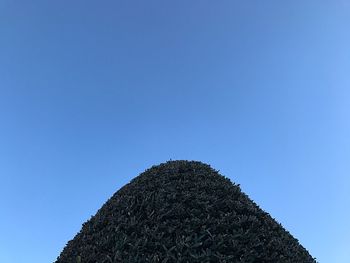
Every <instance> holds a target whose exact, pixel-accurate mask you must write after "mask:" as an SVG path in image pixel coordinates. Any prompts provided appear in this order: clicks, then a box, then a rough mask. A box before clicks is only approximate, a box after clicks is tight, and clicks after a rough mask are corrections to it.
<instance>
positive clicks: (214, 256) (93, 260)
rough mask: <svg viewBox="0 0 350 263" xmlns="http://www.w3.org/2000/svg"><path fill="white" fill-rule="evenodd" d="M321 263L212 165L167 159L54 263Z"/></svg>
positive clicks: (124, 191)
mask: <svg viewBox="0 0 350 263" xmlns="http://www.w3.org/2000/svg"><path fill="white" fill-rule="evenodd" d="M78 262H79V263H80V262H81V263H115V262H130V263H131V262H164V263H165V262H168V263H170V262H222V263H223V262H227V263H228V262H251V263H253V262H274V263H276V262H291V263H298V262H301V263H308V262H316V261H315V260H314V259H313V258H312V257H311V256H310V255H309V253H308V252H307V251H306V250H305V249H304V248H303V247H302V246H301V245H300V244H299V243H298V241H297V240H296V239H295V238H293V237H292V236H291V235H290V234H289V233H288V232H287V231H286V230H284V229H283V227H282V226H281V225H280V224H278V223H277V222H276V221H275V220H274V219H273V218H271V217H270V215H269V214H267V213H266V212H264V211H262V210H261V209H260V208H259V207H258V206H257V205H256V204H255V203H254V202H253V201H251V200H250V199H249V198H248V196H247V195H245V194H244V193H242V192H241V190H240V188H239V185H235V184H233V183H232V182H231V181H230V180H229V179H228V178H226V177H224V176H221V175H220V174H219V173H218V172H217V171H215V170H213V169H212V168H211V167H210V166H209V165H206V164H203V163H201V162H194V161H169V162H167V163H164V164H160V165H158V166H153V167H152V168H150V169H148V170H146V171H145V172H144V173H142V174H140V175H139V176H138V177H136V178H134V179H133V180H132V181H131V182H130V183H129V184H127V185H125V186H124V187H122V188H121V189H120V190H119V191H118V192H116V193H115V194H114V195H113V196H112V198H110V199H109V200H108V201H107V202H106V203H105V204H104V205H103V206H102V208H101V209H100V210H99V211H98V212H97V214H96V215H95V216H93V217H92V218H91V219H90V220H89V221H87V222H86V223H84V224H83V227H82V229H81V231H80V232H79V233H78V234H77V235H76V236H75V238H74V239H73V240H71V241H69V242H68V244H67V246H66V247H65V248H64V250H63V252H62V253H61V255H60V256H59V258H58V259H57V261H56V263H78Z"/></svg>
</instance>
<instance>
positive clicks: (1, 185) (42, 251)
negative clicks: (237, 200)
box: [0, 0, 350, 263]
mask: <svg viewBox="0 0 350 263" xmlns="http://www.w3.org/2000/svg"><path fill="white" fill-rule="evenodd" d="M349 28H350V2H349V1H347V0H342V1H341V0H329V1H320V0H311V1H305V0H293V1H277V0H276V1H241V0H229V1H228V0H227V1H225V0H224V1H207V0H200V1H197V0H194V1H188V0H177V1H163V0H162V1H160V0H159V1H153V0H148V1H133V0H123V1H116V0H114V1H87V0H84V1H83V0H77V1H71V0H70V1H68V0H61V1H41V0H34V1H19V0H1V1H0V179H1V180H0V207H1V214H0V262H2V263H23V262H29V263H47V262H52V261H54V260H55V259H56V257H57V256H58V255H59V253H60V252H61V250H62V249H63V247H64V245H65V244H66V242H67V241H68V240H70V239H72V238H73V237H74V235H75V234H76V233H77V232H78V231H79V230H80V228H81V224H82V223H83V222H85V221H86V220H88V219H89V218H90V216H92V215H94V214H95V213H96V211H97V210H98V209H99V208H100V207H101V206H102V204H103V203H104V202H105V201H106V200H107V199H108V198H109V197H110V196H111V195H112V194H113V193H114V192H116V191H117V190H118V189H119V188H120V187H122V186H123V185H124V184H126V183H128V182H129V181H130V180H131V179H132V178H134V177H135V176H137V175H138V174H139V173H141V172H143V171H144V170H145V169H147V168H149V167H150V166H152V165H154V164H159V163H161V162H165V161H167V160H169V159H173V160H174V159H189V160H199V161H203V162H206V163H209V164H210V165H211V166H212V167H213V168H215V169H218V170H220V172H221V173H222V174H223V175H225V176H227V177H229V178H230V179H231V180H232V181H234V182H236V183H239V184H241V187H242V190H243V191H244V192H245V193H247V194H248V195H249V196H250V197H251V198H252V199H253V200H254V201H255V202H256V203H258V204H259V205H260V207H261V208H263V209H264V210H266V211H267V212H269V213H270V214H271V215H272V216H273V217H274V218H276V219H277V220H278V221H279V222H280V223H281V224H282V225H283V226H284V227H285V228H286V229H287V230H289V231H290V232H291V233H292V234H293V235H294V236H295V237H296V238H297V239H299V240H300V242H301V243H302V244H303V246H305V247H306V248H307V249H308V250H309V251H310V253H311V254H312V255H313V256H314V257H316V258H317V259H318V260H319V261H320V262H325V263H326V262H332V263H333V262H334V263H343V262H344V263H347V262H350V250H349V247H350V224H349V222H350V212H349V211H350V210H349V207H350V179H349V176H350V175H349V171H350V116H349V114H350V105H349V104H350V77H349V76H350V30H349Z"/></svg>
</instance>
